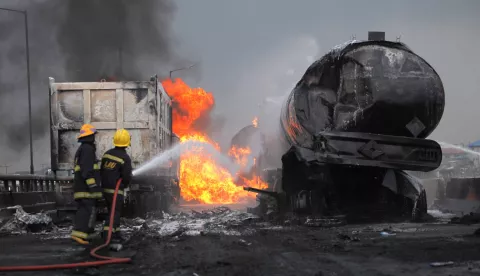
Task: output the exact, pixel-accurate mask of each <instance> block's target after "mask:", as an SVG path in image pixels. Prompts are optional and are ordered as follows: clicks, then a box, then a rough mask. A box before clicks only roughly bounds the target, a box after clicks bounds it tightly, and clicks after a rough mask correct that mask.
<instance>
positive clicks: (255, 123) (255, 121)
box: [252, 117, 258, 127]
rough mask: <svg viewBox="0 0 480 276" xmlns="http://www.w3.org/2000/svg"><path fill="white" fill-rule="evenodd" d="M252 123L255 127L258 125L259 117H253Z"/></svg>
mask: <svg viewBox="0 0 480 276" xmlns="http://www.w3.org/2000/svg"><path fill="white" fill-rule="evenodd" d="M252 124H253V126H254V127H258V118H257V117H255V118H253V121H252Z"/></svg>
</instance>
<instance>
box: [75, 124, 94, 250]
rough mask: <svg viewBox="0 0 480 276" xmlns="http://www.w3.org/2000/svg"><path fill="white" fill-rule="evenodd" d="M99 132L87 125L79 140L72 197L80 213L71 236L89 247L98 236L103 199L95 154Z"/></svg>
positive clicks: (81, 130)
mask: <svg viewBox="0 0 480 276" xmlns="http://www.w3.org/2000/svg"><path fill="white" fill-rule="evenodd" d="M96 133H97V130H96V129H95V127H94V126H92V125H90V124H85V125H83V126H82V128H81V129H80V135H78V137H77V138H78V142H79V143H81V145H80V147H78V149H77V152H76V153H75V159H74V163H75V167H74V171H75V175H74V188H73V189H74V194H73V196H74V199H75V201H76V203H77V213H76V215H75V227H74V228H73V231H72V233H71V237H72V239H73V240H74V241H76V242H77V243H80V244H89V240H91V239H92V238H94V237H95V235H94V233H95V222H96V218H97V210H96V207H97V200H100V199H102V189H101V187H100V166H99V164H98V162H97V160H96V155H95V151H96V149H95V134H96Z"/></svg>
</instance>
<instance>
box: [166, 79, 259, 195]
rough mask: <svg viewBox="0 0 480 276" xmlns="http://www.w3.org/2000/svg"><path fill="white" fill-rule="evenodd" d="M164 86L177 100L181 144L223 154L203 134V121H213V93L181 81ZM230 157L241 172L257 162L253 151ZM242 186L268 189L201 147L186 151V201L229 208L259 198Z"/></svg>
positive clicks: (183, 173) (182, 165) (234, 150)
mask: <svg viewBox="0 0 480 276" xmlns="http://www.w3.org/2000/svg"><path fill="white" fill-rule="evenodd" d="M162 84H163V87H164V88H165V91H166V92H167V94H168V95H169V96H170V97H171V98H172V100H173V107H174V108H173V132H174V133H175V134H177V135H178V136H179V137H180V142H181V143H185V142H187V141H197V142H203V143H208V144H210V145H211V146H212V148H213V149H215V150H216V151H217V152H218V153H220V151H221V149H220V147H219V146H218V144H217V143H216V142H215V141H213V140H212V139H211V138H210V137H208V136H207V135H206V134H205V133H204V132H203V131H202V130H201V125H202V124H201V122H202V120H204V119H205V118H208V117H209V113H210V111H211V110H212V108H213V106H214V103H215V100H214V97H213V95H212V93H209V92H206V91H205V90H203V89H202V88H190V87H189V86H188V85H187V84H185V82H183V81H182V80H181V79H175V81H172V80H170V79H167V80H165V81H163V82H162ZM205 145H206V144H205ZM228 155H229V156H230V157H231V158H232V159H233V160H234V161H235V162H236V163H237V164H238V165H239V167H240V168H241V169H240V172H241V171H242V170H243V171H244V170H248V165H249V160H250V161H251V160H253V162H255V159H253V156H250V155H251V150H250V149H249V148H237V147H232V148H231V149H230V150H229V151H228ZM239 184H243V185H246V186H250V187H254V188H258V189H265V188H267V187H268V185H267V183H265V182H264V181H262V179H261V178H260V177H259V176H257V175H255V174H253V175H252V176H251V177H250V178H247V177H245V176H242V175H241V173H239V175H236V176H232V174H231V172H230V171H229V170H228V169H226V168H224V167H222V166H221V165H220V164H219V162H218V161H217V159H216V158H215V157H214V156H213V154H212V152H211V151H208V150H207V149H206V146H202V144H201V143H198V144H195V145H194V146H189V147H188V149H187V150H184V151H183V153H182V155H181V157H180V189H181V194H182V197H183V199H185V200H187V201H192V200H195V201H199V202H201V203H208V204H219V203H220V204H226V203H237V202H242V201H246V200H247V199H249V198H252V197H255V194H253V193H249V192H246V191H244V190H243V187H242V186H240V185H239Z"/></svg>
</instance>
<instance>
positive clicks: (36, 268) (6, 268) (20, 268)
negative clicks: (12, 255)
mask: <svg viewBox="0 0 480 276" xmlns="http://www.w3.org/2000/svg"><path fill="white" fill-rule="evenodd" d="M121 182H122V179H119V180H118V181H117V185H116V186H115V192H114V194H113V201H112V209H111V210H112V211H111V213H110V221H109V225H110V227H109V229H108V236H107V241H106V242H105V243H104V244H102V245H100V246H98V247H95V248H94V249H92V250H91V251H90V255H91V256H92V257H94V258H97V259H100V260H101V261H90V262H83V263H73V264H52V265H31V266H2V267H0V271H39V270H54V269H70V268H78V267H91V266H101V265H107V264H122V263H129V262H131V261H132V260H131V259H130V258H115V257H107V256H102V255H98V254H97V251H99V250H100V249H103V248H105V247H107V246H108V245H109V244H110V240H111V238H112V229H113V218H114V215H115V206H116V204H117V195H118V189H119V187H120V183H121Z"/></svg>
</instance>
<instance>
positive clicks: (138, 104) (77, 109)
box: [49, 76, 178, 216]
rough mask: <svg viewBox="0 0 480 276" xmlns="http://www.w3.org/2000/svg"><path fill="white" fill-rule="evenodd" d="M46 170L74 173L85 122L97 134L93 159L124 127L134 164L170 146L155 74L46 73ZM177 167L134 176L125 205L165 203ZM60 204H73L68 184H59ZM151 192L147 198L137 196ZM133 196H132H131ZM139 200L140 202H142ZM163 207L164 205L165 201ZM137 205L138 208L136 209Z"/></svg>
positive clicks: (168, 120) (166, 106) (166, 109)
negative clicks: (88, 78)
mask: <svg viewBox="0 0 480 276" xmlns="http://www.w3.org/2000/svg"><path fill="white" fill-rule="evenodd" d="M49 85H50V141H51V170H52V172H53V173H54V174H55V175H56V176H62V177H65V176H67V177H72V178H73V158H74V155H75V151H76V150H77V148H78V143H77V135H78V132H79V130H80V128H81V126H82V125H83V124H85V123H90V124H92V125H93V126H94V127H95V128H96V129H97V131H98V133H97V135H96V141H95V143H96V147H97V159H98V160H100V159H101V158H102V155H103V154H104V152H106V151H107V150H108V149H110V148H112V147H113V143H112V141H113V135H114V133H115V132H116V130H117V129H121V128H124V129H126V130H128V131H129V133H130V135H131V146H130V147H128V148H127V152H128V154H129V156H130V157H131V159H132V166H133V168H134V169H136V168H138V167H140V166H141V165H142V164H144V163H146V162H147V161H149V160H150V159H151V158H153V157H154V156H155V155H157V154H159V153H161V152H163V151H165V150H167V149H169V148H170V147H171V146H172V141H174V140H175V139H174V138H172V135H173V133H172V101H171V99H170V97H169V96H168V95H167V93H166V92H165V90H164V89H163V87H162V84H161V82H159V80H158V79H157V77H156V76H154V77H152V78H151V79H150V81H136V82H133V81H124V82H104V81H102V82H63V83H57V82H55V80H54V79H53V78H50V84H49ZM177 173H178V170H175V169H173V170H167V171H163V170H162V171H155V172H150V173H149V174H147V175H142V176H141V177H140V176H139V177H134V178H133V179H132V183H131V185H130V188H129V189H128V190H127V196H126V204H130V207H129V208H128V209H130V210H136V211H134V212H133V214H132V215H139V216H144V215H145V213H146V212H147V211H149V210H150V209H152V210H155V209H156V208H158V205H155V204H152V205H148V206H142V207H138V206H132V204H137V205H138V204H140V203H139V202H150V201H152V202H153V201H154V202H161V203H160V204H161V205H160V206H163V207H165V206H168V205H169V203H170V202H171V201H172V200H171V199H172V197H173V196H172V195H171V194H169V193H170V191H171V190H172V188H171V187H170V186H171V185H178V184H175V183H176V182H175V181H171V180H172V179H178V176H177ZM57 193H58V194H59V205H61V206H62V205H63V206H72V203H73V191H72V185H71V184H64V185H59V187H57ZM147 195H148V196H150V197H151V198H152V199H148V200H147V199H145V200H139V198H143V197H148V196H147ZM135 198H136V199H137V200H134V199H135ZM142 204H143V203H142ZM165 208H167V207H165ZM138 210H140V211H138Z"/></svg>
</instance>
